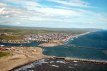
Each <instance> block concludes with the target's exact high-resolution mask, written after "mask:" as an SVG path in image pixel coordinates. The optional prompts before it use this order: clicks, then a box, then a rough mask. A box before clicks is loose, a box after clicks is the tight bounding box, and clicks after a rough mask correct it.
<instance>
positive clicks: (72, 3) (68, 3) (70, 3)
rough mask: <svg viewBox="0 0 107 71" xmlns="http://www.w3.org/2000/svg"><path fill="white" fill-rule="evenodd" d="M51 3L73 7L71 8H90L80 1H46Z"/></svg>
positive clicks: (87, 4)
mask: <svg viewBox="0 0 107 71" xmlns="http://www.w3.org/2000/svg"><path fill="white" fill-rule="evenodd" d="M48 1H51V2H55V3H59V4H61V5H64V6H73V7H90V6H89V3H87V2H84V1H82V0H48Z"/></svg>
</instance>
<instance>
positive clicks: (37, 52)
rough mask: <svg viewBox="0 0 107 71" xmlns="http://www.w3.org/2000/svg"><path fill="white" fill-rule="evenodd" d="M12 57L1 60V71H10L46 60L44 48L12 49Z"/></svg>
mask: <svg viewBox="0 0 107 71" xmlns="http://www.w3.org/2000/svg"><path fill="white" fill-rule="evenodd" d="M10 51H11V52H12V55H10V56H6V57H2V58H0V71H9V70H11V69H13V68H15V67H17V66H20V65H24V64H27V63H29V62H33V61H35V60H39V59H41V58H44V57H45V55H43V54H42V48H38V47H37V48H32V47H30V48H28V47H12V48H11V49H10Z"/></svg>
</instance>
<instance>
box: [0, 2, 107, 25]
mask: <svg viewBox="0 0 107 71" xmlns="http://www.w3.org/2000/svg"><path fill="white" fill-rule="evenodd" d="M47 1H48V2H52V3H57V4H55V6H56V7H55V6H48V5H47V6H46V5H45V6H44V5H43V4H42V3H40V2H39V0H35V1H34V0H6V1H3V2H1V3H0V24H14V25H25V24H26V23H29V24H32V23H33V24H45V23H54V24H55V25H57V24H61V23H64V24H65V25H66V24H71V25H72V24H76V23H84V24H92V23H93V24H95V23H107V20H106V18H107V16H104V15H106V14H102V13H96V12H94V11H92V10H90V9H88V8H89V7H91V6H90V3H88V2H84V1H83V0H47ZM58 6H59V7H58ZM74 7H76V8H74ZM79 7H83V9H82V8H79ZM84 8H87V9H84Z"/></svg>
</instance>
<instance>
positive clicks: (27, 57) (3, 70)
mask: <svg viewBox="0 0 107 71" xmlns="http://www.w3.org/2000/svg"><path fill="white" fill-rule="evenodd" d="M14 49H16V51H15V50H14ZM12 50H14V51H13V54H12V55H10V56H6V57H2V58H0V64H1V66H0V71H12V70H13V69H15V68H19V67H21V66H24V65H27V64H29V63H32V62H34V61H38V60H40V59H43V58H55V59H64V60H73V61H81V62H93V63H102V64H105V63H107V61H106V60H92V59H82V58H72V57H56V56H47V55H44V54H43V49H42V48H41V47H35V48H34V47H29V48H28V47H12ZM18 50H19V51H18ZM20 50H21V51H23V52H21V51H20ZM17 51H18V52H17ZM23 53H24V54H23ZM29 53H30V54H29Z"/></svg>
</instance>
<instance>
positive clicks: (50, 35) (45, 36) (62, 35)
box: [25, 33, 74, 42]
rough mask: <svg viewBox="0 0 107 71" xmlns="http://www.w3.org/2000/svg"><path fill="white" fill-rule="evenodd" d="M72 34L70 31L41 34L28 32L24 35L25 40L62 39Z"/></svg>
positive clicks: (47, 40)
mask: <svg viewBox="0 0 107 71" xmlns="http://www.w3.org/2000/svg"><path fill="white" fill-rule="evenodd" d="M71 36H74V35H73V34H70V33H41V34H29V35H25V40H26V41H29V40H30V41H45V42H49V41H55V40H58V41H64V40H66V39H67V38H69V37H71Z"/></svg>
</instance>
